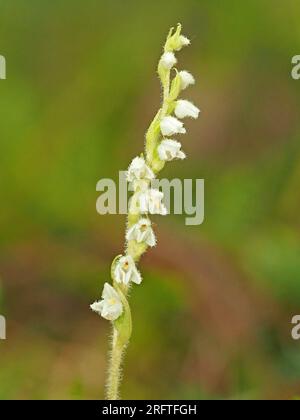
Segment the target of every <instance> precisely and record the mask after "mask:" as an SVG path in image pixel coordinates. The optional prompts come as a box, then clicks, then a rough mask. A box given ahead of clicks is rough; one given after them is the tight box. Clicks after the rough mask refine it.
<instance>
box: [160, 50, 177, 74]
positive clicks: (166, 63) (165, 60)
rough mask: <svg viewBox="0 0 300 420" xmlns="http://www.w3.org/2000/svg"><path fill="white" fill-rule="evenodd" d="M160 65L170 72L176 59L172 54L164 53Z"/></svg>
mask: <svg viewBox="0 0 300 420" xmlns="http://www.w3.org/2000/svg"><path fill="white" fill-rule="evenodd" d="M160 63H161V65H162V66H163V67H164V68H165V69H167V70H171V68H172V67H173V66H174V65H175V64H176V63H177V59H176V57H175V55H174V53H172V52H165V53H163V55H162V56H161V59H160Z"/></svg>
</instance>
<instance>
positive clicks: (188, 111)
mask: <svg viewBox="0 0 300 420" xmlns="http://www.w3.org/2000/svg"><path fill="white" fill-rule="evenodd" d="M199 112H200V110H199V109H198V108H197V107H196V106H195V105H194V104H192V102H190V101H186V100H184V99H179V100H178V101H177V102H176V107H175V115H176V117H178V118H185V117H192V118H198V115H199Z"/></svg>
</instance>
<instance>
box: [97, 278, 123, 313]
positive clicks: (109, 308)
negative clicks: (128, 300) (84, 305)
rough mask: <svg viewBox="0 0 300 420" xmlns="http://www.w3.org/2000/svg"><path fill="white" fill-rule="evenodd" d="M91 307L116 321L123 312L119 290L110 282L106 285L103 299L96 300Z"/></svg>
mask: <svg viewBox="0 0 300 420" xmlns="http://www.w3.org/2000/svg"><path fill="white" fill-rule="evenodd" d="M90 307H91V309H92V310H93V311H94V312H97V313H98V314H100V315H101V316H103V318H105V319H108V320H109V321H115V320H116V319H117V318H119V316H120V315H122V312H123V304H122V302H121V299H120V296H119V294H118V292H117V291H116V290H115V289H114V288H113V287H112V286H111V285H110V284H108V283H105V285H104V288H103V292H102V300H100V301H99V302H94V303H93V304H92V305H90Z"/></svg>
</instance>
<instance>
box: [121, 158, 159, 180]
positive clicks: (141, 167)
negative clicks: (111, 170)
mask: <svg viewBox="0 0 300 420" xmlns="http://www.w3.org/2000/svg"><path fill="white" fill-rule="evenodd" d="M154 178H155V176H154V173H153V172H152V170H151V169H150V168H149V166H148V165H147V164H146V162H145V159H144V158H142V157H135V158H134V159H133V160H132V162H131V164H130V165H129V168H128V171H127V181H128V182H132V181H135V180H140V179H142V180H149V181H150V180H151V179H154Z"/></svg>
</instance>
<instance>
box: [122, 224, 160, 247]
mask: <svg viewBox="0 0 300 420" xmlns="http://www.w3.org/2000/svg"><path fill="white" fill-rule="evenodd" d="M126 239H127V241H130V240H136V241H137V242H138V243H141V242H145V243H146V244H147V245H149V246H155V245H156V239H155V235H154V232H153V229H152V227H151V222H150V220H148V219H145V218H143V219H140V220H139V221H138V223H136V224H135V225H133V226H132V227H131V228H130V229H129V230H128V232H127V234H126Z"/></svg>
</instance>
